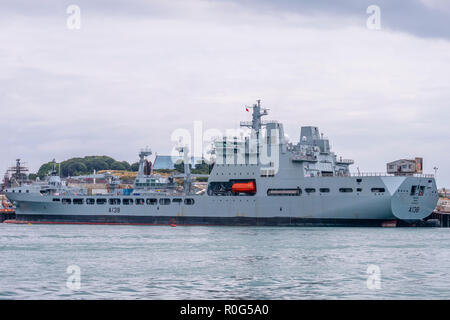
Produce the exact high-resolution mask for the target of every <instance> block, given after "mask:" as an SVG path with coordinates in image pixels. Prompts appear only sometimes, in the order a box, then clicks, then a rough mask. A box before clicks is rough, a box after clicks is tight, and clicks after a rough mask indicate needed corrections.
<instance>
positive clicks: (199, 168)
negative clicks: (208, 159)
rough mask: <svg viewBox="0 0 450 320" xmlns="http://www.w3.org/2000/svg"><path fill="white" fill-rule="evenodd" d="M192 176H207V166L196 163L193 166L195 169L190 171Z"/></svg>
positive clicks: (208, 169)
mask: <svg viewBox="0 0 450 320" xmlns="http://www.w3.org/2000/svg"><path fill="white" fill-rule="evenodd" d="M191 172H192V173H193V174H209V173H210V168H209V164H207V163H205V162H204V161H202V163H197V164H196V165H195V168H194V169H192V170H191Z"/></svg>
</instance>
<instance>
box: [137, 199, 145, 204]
mask: <svg viewBox="0 0 450 320" xmlns="http://www.w3.org/2000/svg"><path fill="white" fill-rule="evenodd" d="M144 204H145V200H144V199H141V198H139V199H136V205H137V206H142V205H144Z"/></svg>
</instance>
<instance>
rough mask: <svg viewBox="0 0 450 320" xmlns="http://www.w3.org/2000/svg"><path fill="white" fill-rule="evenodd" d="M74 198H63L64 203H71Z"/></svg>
mask: <svg viewBox="0 0 450 320" xmlns="http://www.w3.org/2000/svg"><path fill="white" fill-rule="evenodd" d="M71 203H72V200H70V199H62V204H71Z"/></svg>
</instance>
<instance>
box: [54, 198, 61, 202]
mask: <svg viewBox="0 0 450 320" xmlns="http://www.w3.org/2000/svg"><path fill="white" fill-rule="evenodd" d="M60 201H61V199H59V198H53V202H60Z"/></svg>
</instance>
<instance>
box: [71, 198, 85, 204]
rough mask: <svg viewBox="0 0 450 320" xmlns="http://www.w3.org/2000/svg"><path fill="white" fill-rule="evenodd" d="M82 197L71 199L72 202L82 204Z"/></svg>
mask: <svg viewBox="0 0 450 320" xmlns="http://www.w3.org/2000/svg"><path fill="white" fill-rule="evenodd" d="M83 203H84V201H83V199H73V204H83Z"/></svg>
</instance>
